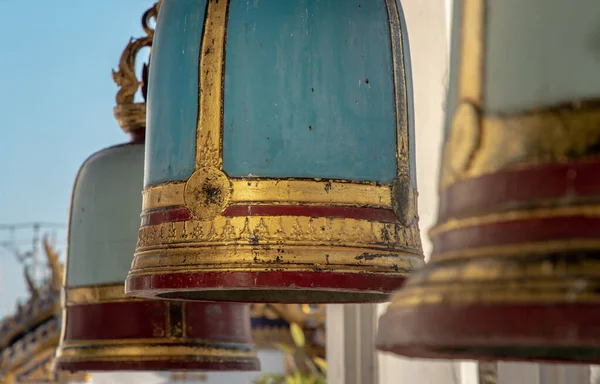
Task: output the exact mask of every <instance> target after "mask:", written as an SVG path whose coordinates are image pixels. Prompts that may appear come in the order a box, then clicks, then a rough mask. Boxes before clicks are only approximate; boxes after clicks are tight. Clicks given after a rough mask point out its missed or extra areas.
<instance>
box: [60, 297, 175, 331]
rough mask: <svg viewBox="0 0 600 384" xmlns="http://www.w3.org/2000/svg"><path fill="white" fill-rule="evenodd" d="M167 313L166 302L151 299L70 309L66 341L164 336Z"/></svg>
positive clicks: (71, 307)
mask: <svg viewBox="0 0 600 384" xmlns="http://www.w3.org/2000/svg"><path fill="white" fill-rule="evenodd" d="M165 311H166V302H163V301H151V300H148V301H130V302H117V303H101V304H87V305H74V306H68V307H67V308H66V323H65V336H64V340H67V341H68V340H106V339H138V338H139V339H145V338H153V337H164V336H165V335H166V329H167V324H166V312H165Z"/></svg>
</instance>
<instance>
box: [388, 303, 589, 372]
mask: <svg viewBox="0 0 600 384" xmlns="http://www.w3.org/2000/svg"><path fill="white" fill-rule="evenodd" d="M377 345H378V347H379V348H380V349H382V350H385V351H391V352H395V353H397V354H401V355H403V356H408V357H419V358H422V357H426V358H438V359H439V358H443V359H477V360H480V359H481V360H503V359H508V360H529V361H547V362H558V361H580V362H595V363H598V362H599V361H600V311H599V310H598V304H567V303H548V304H543V303H541V304H493V303H488V304H471V305H466V304H463V305H461V304H436V305H423V306H419V307H416V308H415V307H407V308H402V307H394V308H390V309H388V312H387V313H386V314H385V315H383V316H382V317H381V319H380V323H379V335H378V337H377ZM578 348H581V350H580V351H579V352H581V351H583V350H586V349H587V350H586V351H585V353H578ZM524 352H526V353H524ZM590 352H591V353H590ZM593 355H595V356H593Z"/></svg>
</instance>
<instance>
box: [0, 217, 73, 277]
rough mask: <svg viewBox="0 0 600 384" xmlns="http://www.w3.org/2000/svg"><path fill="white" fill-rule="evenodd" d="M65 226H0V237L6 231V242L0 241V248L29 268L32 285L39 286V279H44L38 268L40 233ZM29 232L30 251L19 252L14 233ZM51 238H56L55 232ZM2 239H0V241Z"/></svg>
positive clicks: (39, 223)
mask: <svg viewBox="0 0 600 384" xmlns="http://www.w3.org/2000/svg"><path fill="white" fill-rule="evenodd" d="M64 228H65V225H64V224H60V223H47V222H31V223H14V224H0V235H1V233H2V232H4V231H8V240H5V241H0V248H5V249H6V250H8V251H9V252H10V253H12V254H14V255H15V256H16V258H17V261H19V262H20V263H21V264H24V265H25V266H26V267H29V268H30V273H31V278H32V280H33V281H34V283H36V284H39V283H40V282H41V279H42V278H44V277H45V273H44V276H40V271H44V269H41V268H40V260H39V254H40V243H41V232H42V231H49V230H51V229H64ZM23 230H25V231H31V232H30V233H31V236H32V238H31V249H30V250H26V251H24V252H23V251H21V250H20V247H19V246H18V244H17V240H16V233H17V231H23ZM52 235H53V237H55V236H56V232H54V231H52ZM1 238H2V237H0V239H1Z"/></svg>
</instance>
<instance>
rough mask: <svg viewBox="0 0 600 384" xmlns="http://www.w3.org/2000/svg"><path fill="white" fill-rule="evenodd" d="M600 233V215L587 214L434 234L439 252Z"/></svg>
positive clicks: (593, 236) (597, 234) (482, 226)
mask: <svg viewBox="0 0 600 384" xmlns="http://www.w3.org/2000/svg"><path fill="white" fill-rule="evenodd" d="M599 237H600V218H594V217H585V216H570V217H552V218H542V219H531V220H518V221H508V222H500V223H494V224H486V225H478V226H473V227H465V228H458V229H454V230H450V231H447V232H442V233H439V234H437V235H435V236H432V241H433V246H434V249H435V253H438V252H449V251H459V250H462V249H469V248H478V247H487V246H497V245H508V244H521V243H529V242H543V241H551V240H565V239H595V238H599Z"/></svg>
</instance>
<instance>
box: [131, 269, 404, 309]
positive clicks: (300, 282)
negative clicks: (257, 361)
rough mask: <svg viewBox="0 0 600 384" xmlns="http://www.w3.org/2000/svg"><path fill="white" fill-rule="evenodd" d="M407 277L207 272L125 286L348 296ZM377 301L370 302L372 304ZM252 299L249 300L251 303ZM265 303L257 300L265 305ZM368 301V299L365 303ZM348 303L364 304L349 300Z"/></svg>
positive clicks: (140, 278) (150, 291) (378, 290)
mask: <svg viewBox="0 0 600 384" xmlns="http://www.w3.org/2000/svg"><path fill="white" fill-rule="evenodd" d="M403 283H404V276H399V275H382V274H368V273H336V272H278V271H269V272H206V273H166V274H160V273H154V274H152V275H137V276H136V275H134V276H129V277H128V278H127V281H126V283H125V291H126V292H127V293H128V294H133V295H139V296H143V297H159V295H161V294H165V293H173V292H178V293H180V292H184V291H194V290H213V289H214V290H225V291H226V290H227V289H234V290H244V289H261V290H269V289H273V290H282V289H289V290H292V291H293V290H307V291H331V292H332V294H334V292H335V291H344V292H345V293H373V294H380V295H381V301H385V300H387V294H388V293H390V292H392V291H394V290H396V289H398V288H400V287H401V286H402V284H403ZM372 300H375V298H371V299H369V301H372ZM251 301H252V300H249V302H251ZM262 301H264V300H256V302H262ZM363 301H364V300H363ZM348 302H361V300H357V301H348Z"/></svg>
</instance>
